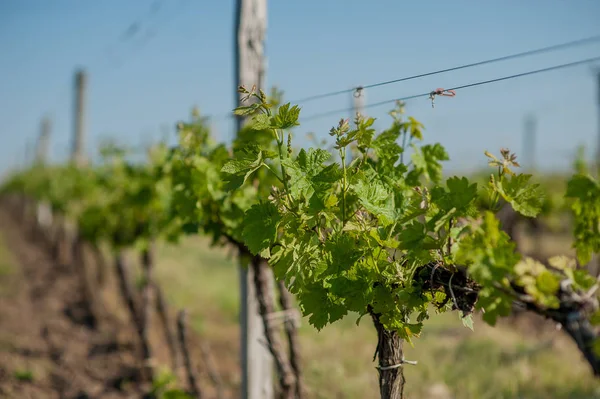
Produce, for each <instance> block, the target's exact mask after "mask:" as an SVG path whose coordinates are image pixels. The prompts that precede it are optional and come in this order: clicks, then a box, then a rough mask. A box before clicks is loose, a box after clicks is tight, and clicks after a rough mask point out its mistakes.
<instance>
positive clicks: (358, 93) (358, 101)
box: [351, 86, 365, 120]
mask: <svg viewBox="0 0 600 399" xmlns="http://www.w3.org/2000/svg"><path fill="white" fill-rule="evenodd" d="M352 109H353V114H352V119H351V120H353V119H354V118H355V117H356V114H360V115H362V116H365V89H363V88H362V86H358V87H356V88H355V90H354V91H353V92H352Z"/></svg>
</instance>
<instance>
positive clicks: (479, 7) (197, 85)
mask: <svg viewBox="0 0 600 399" xmlns="http://www.w3.org/2000/svg"><path fill="white" fill-rule="evenodd" d="M154 3H156V4H155V5H154V6H153V4H154ZM234 6H235V1H234V0H213V1H198V0H164V1H156V0H102V1H92V0H53V1H48V0H1V1H0V170H5V169H6V168H7V167H10V166H11V165H14V164H15V163H16V162H19V161H22V158H23V154H24V148H25V143H26V142H27V141H28V140H33V139H34V138H35V137H36V136H37V134H38V131H39V124H40V118H41V117H42V116H44V115H50V116H51V117H52V120H53V130H52V146H51V150H52V154H51V157H52V159H53V160H57V161H58V160H62V159H65V157H66V156H67V155H68V151H69V138H70V135H71V134H72V122H71V119H72V117H71V109H72V101H73V99H72V92H73V89H72V87H73V73H74V71H75V68H76V67H78V66H84V67H85V68H86V69H87V71H88V73H89V92H88V110H87V131H88V139H87V148H88V151H90V152H91V151H92V150H93V148H94V145H95V144H97V143H98V140H99V138H101V137H103V136H107V135H112V136H115V137H118V138H119V140H120V141H121V142H123V143H128V144H134V145H135V144H140V143H144V142H149V141H151V140H157V139H159V138H160V137H161V135H162V134H163V133H162V132H163V131H164V129H166V128H168V129H170V130H172V126H173V125H174V123H175V122H176V121H177V120H180V119H185V118H186V117H187V116H188V115H189V111H190V109H191V107H192V106H194V105H197V106H198V107H199V108H200V110H201V111H202V112H203V113H206V114H210V115H214V116H215V118H214V127H215V129H216V135H217V137H218V138H219V139H221V140H228V139H229V138H230V137H231V135H232V128H233V124H232V123H231V120H230V119H227V118H224V115H225V114H226V113H227V112H229V111H230V110H231V109H232V108H233V105H234V90H235V88H234V80H233V76H234V75H233V34H234V27H233V22H234ZM599 18H600V1H598V0H577V1H559V0H486V1H474V0H454V1H443V0H432V1H416V0H413V1H392V0H373V1H358V0H304V1H290V0H278V1H274V0H269V4H268V28H267V56H268V70H267V81H268V85H269V86H271V85H277V86H278V87H279V88H281V89H283V90H284V91H285V98H286V99H288V100H293V99H297V98H302V97H305V96H309V95H312V94H317V93H322V92H328V91H333V90H339V89H346V88H351V87H354V86H356V85H366V84H369V83H374V82H378V81H384V80H389V79H395V78H401V77H403V76H407V75H413V74H418V73H423V72H428V71H432V70H437V69H443V68H447V67H452V66H456V65H460V64H464V63H471V62H476V61H480V60H484V59H487V58H494V57H498V56H503V55H508V54H512V53H515V52H521V51H526V50H530V49H535V48H538V47H544V46H548V45H552V44H557V43H562V42H567V41H571V40H576V39H580V38H584V37H588V36H592V35H596V34H600V24H599V23H598V19H599ZM134 23H137V25H136V26H137V27H138V29H137V31H136V29H134V28H132V24H134ZM127 33H129V35H127ZM595 56H600V42H596V43H593V44H590V45H586V46H581V47H578V48H573V49H568V50H563V51H559V52H555V53H550V54H543V55H538V56H533V57H527V58H521V59H518V60H513V61H507V62H500V63H496V64H493V65H486V66H481V67H475V68H470V69H465V70H461V71H456V72H450V73H445V74H441V75H436V76H431V77H427V78H423V79H416V80H412V81H409V82H403V83H398V84H393V85H388V86H384V87H380V88H373V89H370V90H369V91H368V92H367V93H366V101H367V104H368V103H369V102H377V101H381V100H387V99H393V98H397V97H404V96H409V95H413V94H419V93H424V92H428V91H430V90H433V89H435V88H438V87H452V86H458V85H462V84H467V83H471V82H476V81H480V80H487V79H493V78H496V77H501V76H505V75H510V74H514V73H520V72H525V71H528V70H532V69H539V68H544V67H547V66H552V65H556V64H562V63H567V62H572V61H577V60H580V59H585V58H591V57H595ZM599 66H600V65H599ZM598 86H599V84H598V81H597V78H596V76H595V73H593V69H592V66H591V65H586V66H579V67H574V68H571V69H565V70H559V71H553V72H548V73H544V74H539V75H534V76H528V77H523V78H519V79H514V80H509V81H504V82H500V83H495V84H491V85H486V86H480V87H475V88H469V89H464V90H460V91H458V92H457V96H456V97H454V98H440V99H438V100H437V101H436V107H435V108H434V109H432V107H431V103H430V101H429V100H428V99H427V98H421V99H417V100H413V101H410V102H408V103H407V112H408V113H409V114H410V115H413V116H415V117H416V118H417V119H419V120H421V121H422V122H423V123H424V124H425V126H426V129H427V130H426V140H427V141H439V142H441V143H442V144H443V145H445V146H446V147H447V149H448V151H449V153H450V157H451V159H452V161H451V162H450V164H449V166H450V167H451V168H452V169H455V170H456V169H461V170H465V169H470V168H473V167H476V166H483V165H485V159H484V156H483V151H484V150H486V149H489V150H492V151H497V150H498V149H499V148H500V147H501V146H505V147H509V148H510V149H511V150H513V151H516V152H517V153H518V154H520V153H521V152H522V147H523V146H522V141H523V139H522V133H523V129H524V128H523V124H524V122H523V120H524V117H525V116H526V115H527V114H528V113H533V114H535V115H536V116H537V136H538V139H537V147H536V152H535V162H536V164H537V165H538V166H539V167H541V168H544V169H560V168H568V167H569V165H570V162H571V159H570V157H571V156H572V154H573V153H574V150H575V148H576V146H578V145H580V144H585V145H586V146H587V150H588V154H589V155H590V156H591V155H592V154H593V152H594V151H595V148H596V143H597V141H598V140H597V135H598V133H597V132H598V125H599V122H598V117H599V112H598V108H599V105H598V92H597V91H598V89H599V87H598ZM350 104H351V96H350V95H342V96H338V97H332V98H327V99H324V100H321V101H315V102H311V103H306V104H305V105H303V109H302V115H304V116H309V115H311V114H314V113H318V112H323V111H328V110H332V109H337V108H343V107H345V106H349V105H350ZM387 110H388V108H386V107H380V108H374V109H369V110H368V114H370V115H372V116H375V117H378V118H380V119H379V120H378V122H377V126H379V127H385V126H386V125H387V123H388V121H389V119H388V117H387V115H386V111H387ZM341 116H347V115H340V117H341ZM337 119H338V117H336V116H333V117H330V118H324V119H319V120H315V121H311V122H307V123H306V124H303V125H302V127H301V128H300V129H298V130H297V132H298V136H302V135H301V134H300V133H305V132H308V131H313V132H315V133H316V134H317V136H318V137H328V135H327V131H328V130H329V128H330V126H331V125H333V124H334V123H335V122H336V120H337ZM520 158H523V156H521V157H520ZM523 162H524V163H527V162H528V160H527V159H524V160H523Z"/></svg>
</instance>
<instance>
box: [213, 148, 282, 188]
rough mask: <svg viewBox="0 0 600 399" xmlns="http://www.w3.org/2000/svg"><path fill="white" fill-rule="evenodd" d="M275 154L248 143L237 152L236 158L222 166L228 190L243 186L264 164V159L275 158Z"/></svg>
mask: <svg viewBox="0 0 600 399" xmlns="http://www.w3.org/2000/svg"><path fill="white" fill-rule="evenodd" d="M273 156H274V154H270V153H268V152H264V151H262V150H261V149H260V147H258V146H257V145H256V144H255V145H247V146H246V147H245V148H244V149H243V150H242V151H240V152H239V153H238V154H236V158H234V159H232V160H230V161H228V162H227V163H225V165H223V167H222V168H221V173H222V174H223V181H224V182H225V189H226V190H229V191H231V190H235V189H237V188H239V187H241V186H242V185H243V184H244V183H245V182H246V180H248V178H249V177H250V175H251V174H252V173H254V172H255V171H257V170H258V169H260V167H261V166H263V165H264V161H265V160H266V159H268V158H273Z"/></svg>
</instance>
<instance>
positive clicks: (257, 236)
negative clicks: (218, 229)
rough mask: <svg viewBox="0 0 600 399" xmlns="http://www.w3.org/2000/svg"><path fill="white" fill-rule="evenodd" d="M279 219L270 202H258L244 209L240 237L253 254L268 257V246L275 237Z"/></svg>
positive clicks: (275, 209)
mask: <svg viewBox="0 0 600 399" xmlns="http://www.w3.org/2000/svg"><path fill="white" fill-rule="evenodd" d="M280 220H281V216H280V215H279V212H278V211H277V208H276V207H275V205H273V204H272V203H270V202H259V203H258V204H255V205H253V206H252V207H251V208H250V209H248V210H247V211H246V213H245V214H244V220H243V222H242V238H243V240H244V243H245V244H246V246H247V247H248V249H249V250H250V252H251V253H252V254H253V255H260V256H262V257H264V258H269V256H270V250H269V248H270V246H271V245H272V244H273V243H274V242H275V239H276V237H277V228H278V226H279V222H280Z"/></svg>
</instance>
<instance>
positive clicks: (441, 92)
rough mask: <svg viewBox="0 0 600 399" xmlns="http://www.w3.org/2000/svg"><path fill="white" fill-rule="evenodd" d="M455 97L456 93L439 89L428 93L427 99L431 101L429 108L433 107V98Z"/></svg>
mask: <svg viewBox="0 0 600 399" xmlns="http://www.w3.org/2000/svg"><path fill="white" fill-rule="evenodd" d="M455 95H456V92H455V91H454V90H446V89H442V88H441V87H440V88H437V89H435V90H433V91H432V92H431V93H429V99H430V100H431V108H434V106H435V96H445V97H454V96H455Z"/></svg>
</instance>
